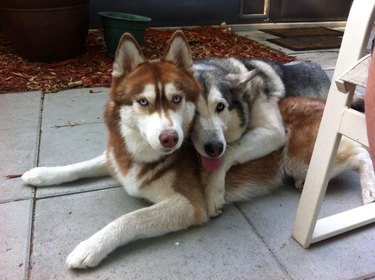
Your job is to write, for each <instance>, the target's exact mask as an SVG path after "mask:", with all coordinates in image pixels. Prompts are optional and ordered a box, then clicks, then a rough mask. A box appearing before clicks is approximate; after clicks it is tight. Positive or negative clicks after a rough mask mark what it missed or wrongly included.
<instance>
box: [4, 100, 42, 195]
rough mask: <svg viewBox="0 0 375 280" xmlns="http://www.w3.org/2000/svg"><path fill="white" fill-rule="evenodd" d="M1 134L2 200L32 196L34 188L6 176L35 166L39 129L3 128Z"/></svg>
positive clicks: (17, 179) (20, 172) (18, 179)
mask: <svg viewBox="0 0 375 280" xmlns="http://www.w3.org/2000/svg"><path fill="white" fill-rule="evenodd" d="M0 97H1V96H0ZM0 100H1V99H0ZM0 103H1V101H0ZM0 135H1V136H0V154H1V161H0V202H4V201H10V200H18V199H25V198H30V197H32V193H33V188H31V187H29V186H24V185H23V184H22V182H21V179H20V178H16V179H7V178H6V177H5V176H7V175H11V174H22V173H23V172H25V171H26V170H28V169H30V168H32V167H33V166H34V164H35V160H36V153H37V147H38V145H37V144H38V135H39V133H38V129H37V128H30V127H27V128H18V127H15V128H14V129H2V130H0Z"/></svg>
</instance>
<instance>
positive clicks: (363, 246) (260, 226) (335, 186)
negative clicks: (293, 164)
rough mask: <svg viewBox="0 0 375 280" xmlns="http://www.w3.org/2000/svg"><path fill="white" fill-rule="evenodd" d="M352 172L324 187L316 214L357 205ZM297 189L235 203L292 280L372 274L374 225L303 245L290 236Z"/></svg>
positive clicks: (351, 277)
mask: <svg viewBox="0 0 375 280" xmlns="http://www.w3.org/2000/svg"><path fill="white" fill-rule="evenodd" d="M352 176H354V174H345V175H344V176H341V177H340V178H339V179H338V180H335V181H334V182H332V184H330V185H329V187H328V191H327V194H326V196H325V200H324V202H323V208H322V212H321V214H320V216H327V215H331V214H334V213H338V212H340V211H343V210H348V209H350V208H353V207H356V206H359V205H361V202H360V199H361V198H360V191H359V188H358V186H356V184H357V183H358V181H357V178H351V177H352ZM299 196H300V193H299V192H298V191H297V190H295V189H293V188H292V187H291V186H290V187H285V188H283V189H281V190H280V191H278V192H275V193H273V194H271V195H268V196H265V197H261V198H258V199H254V200H253V201H250V202H245V203H241V204H239V207H240V209H241V211H243V213H244V214H245V215H246V216H247V217H248V219H249V220H250V222H251V224H252V225H253V226H254V227H255V228H256V230H257V231H258V233H259V235H260V236H261V238H262V239H263V241H264V242H265V244H266V245H267V246H268V247H269V249H270V250H271V252H272V253H273V254H274V255H275V257H276V258H277V259H278V260H279V262H280V263H281V265H282V266H283V267H284V268H285V270H286V271H287V272H288V274H289V275H291V276H292V278H294V279H322V280H323V279H327V280H328V279H364V278H366V277H371V276H375V266H374V263H375V249H374V248H375V247H374V246H373V244H374V242H375V226H374V225H369V226H366V227H363V228H361V229H358V230H355V231H352V232H349V233H346V234H342V235H339V236H336V237H333V238H331V239H328V240H325V241H322V242H319V243H316V244H313V245H312V246H311V247H310V248H309V249H303V248H302V247H301V246H300V245H299V244H298V243H297V242H296V241H295V240H293V239H292V238H291V230H292V226H293V223H294V219H295V215H296V210H297V206H298V200H299Z"/></svg>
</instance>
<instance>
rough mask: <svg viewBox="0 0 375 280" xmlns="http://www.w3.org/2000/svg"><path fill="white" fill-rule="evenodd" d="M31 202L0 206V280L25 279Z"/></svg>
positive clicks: (24, 201) (27, 261)
mask: <svg viewBox="0 0 375 280" xmlns="http://www.w3.org/2000/svg"><path fill="white" fill-rule="evenodd" d="M31 207H32V201H31V200H23V201H16V202H8V203H3V204H0V225H1V226H0V252H1V253H0V271H1V273H0V275H1V276H0V278H1V279H3V280H14V279H17V280H18V279H19V280H20V279H26V275H27V271H28V266H29V265H28V263H29V258H28V256H29V245H30V241H29V240H30V234H29V233H30V222H31V218H32V217H31V212H32V211H31Z"/></svg>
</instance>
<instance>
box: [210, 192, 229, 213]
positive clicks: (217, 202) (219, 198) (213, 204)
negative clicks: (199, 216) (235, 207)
mask: <svg viewBox="0 0 375 280" xmlns="http://www.w3.org/2000/svg"><path fill="white" fill-rule="evenodd" d="M224 204H225V200H224V194H223V193H221V192H220V193H216V194H211V196H209V197H208V198H207V212H208V216H209V217H211V218H214V217H217V216H219V215H221V213H222V211H221V209H222V208H223V206H224Z"/></svg>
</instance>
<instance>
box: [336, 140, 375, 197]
mask: <svg viewBox="0 0 375 280" xmlns="http://www.w3.org/2000/svg"><path fill="white" fill-rule="evenodd" d="M348 151H349V152H350V153H348ZM348 154H350V156H349V157H348V156H347V155H348ZM343 159H346V160H345V161H344V160H343ZM343 169H344V170H343ZM345 170H355V171H356V172H358V175H359V180H360V183H361V188H362V200H363V203H364V204H368V203H372V202H374V201H375V175H374V167H373V163H372V160H371V157H370V154H369V153H368V151H367V150H366V149H365V148H364V147H362V146H361V145H359V144H357V143H355V142H353V141H351V140H348V139H346V138H343V139H342V140H341V142H340V146H339V150H338V154H337V157H336V164H335V166H334V168H333V173H334V174H332V175H333V176H335V175H337V174H339V173H341V172H343V171H345ZM333 176H332V177H333Z"/></svg>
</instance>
